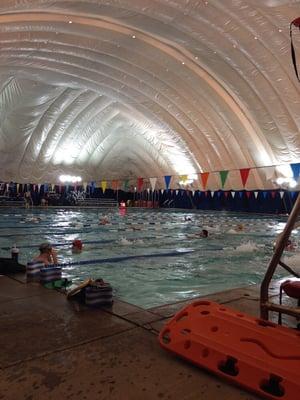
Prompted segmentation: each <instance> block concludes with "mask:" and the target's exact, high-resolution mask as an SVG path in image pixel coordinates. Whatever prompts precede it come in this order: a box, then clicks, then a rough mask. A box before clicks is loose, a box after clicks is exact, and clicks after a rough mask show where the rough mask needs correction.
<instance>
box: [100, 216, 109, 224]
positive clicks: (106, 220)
mask: <svg viewBox="0 0 300 400" xmlns="http://www.w3.org/2000/svg"><path fill="white" fill-rule="evenodd" d="M106 224H109V219H108V218H107V217H106V216H105V217H103V218H101V219H100V220H99V223H98V225H106Z"/></svg>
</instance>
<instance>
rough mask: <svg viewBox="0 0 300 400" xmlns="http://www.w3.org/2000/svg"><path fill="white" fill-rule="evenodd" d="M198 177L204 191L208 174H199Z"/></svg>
mask: <svg viewBox="0 0 300 400" xmlns="http://www.w3.org/2000/svg"><path fill="white" fill-rule="evenodd" d="M200 176H201V182H202V186H203V189H204V190H205V189H206V184H207V181H208V177H209V172H201V174H200Z"/></svg>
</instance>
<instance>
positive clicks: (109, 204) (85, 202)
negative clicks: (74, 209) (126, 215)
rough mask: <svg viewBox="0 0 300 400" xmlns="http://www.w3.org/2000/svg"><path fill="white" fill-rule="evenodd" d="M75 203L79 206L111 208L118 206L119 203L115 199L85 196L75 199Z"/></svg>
mask: <svg viewBox="0 0 300 400" xmlns="http://www.w3.org/2000/svg"><path fill="white" fill-rule="evenodd" d="M76 205H77V206H79V207H100V208H113V207H118V205H119V203H118V202H117V200H115V199H105V198H87V199H80V200H77V201H76Z"/></svg>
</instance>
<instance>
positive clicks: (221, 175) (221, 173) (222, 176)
mask: <svg viewBox="0 0 300 400" xmlns="http://www.w3.org/2000/svg"><path fill="white" fill-rule="evenodd" d="M219 174H220V178H221V184H222V189H223V188H224V185H225V182H226V179H227V175H228V171H220V172H219Z"/></svg>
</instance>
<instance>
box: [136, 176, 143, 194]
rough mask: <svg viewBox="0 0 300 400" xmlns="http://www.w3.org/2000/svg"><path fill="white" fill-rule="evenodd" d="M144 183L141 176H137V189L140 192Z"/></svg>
mask: <svg viewBox="0 0 300 400" xmlns="http://www.w3.org/2000/svg"><path fill="white" fill-rule="evenodd" d="M143 184H144V179H143V178H137V190H138V192H140V191H141V190H142V187H143Z"/></svg>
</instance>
